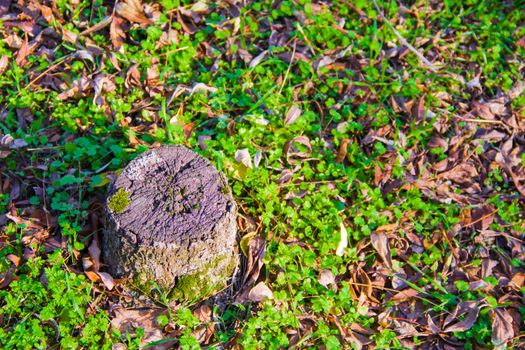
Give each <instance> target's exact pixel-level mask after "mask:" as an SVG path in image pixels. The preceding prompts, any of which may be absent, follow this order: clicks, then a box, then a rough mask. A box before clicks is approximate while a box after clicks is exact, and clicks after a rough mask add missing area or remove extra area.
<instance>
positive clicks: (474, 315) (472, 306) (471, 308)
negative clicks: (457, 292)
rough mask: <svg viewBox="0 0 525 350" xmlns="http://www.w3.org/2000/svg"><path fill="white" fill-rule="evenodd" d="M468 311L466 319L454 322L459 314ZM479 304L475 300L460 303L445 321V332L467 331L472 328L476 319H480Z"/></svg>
mask: <svg viewBox="0 0 525 350" xmlns="http://www.w3.org/2000/svg"><path fill="white" fill-rule="evenodd" d="M464 313H466V316H465V318H464V319H462V320H461V321H459V322H456V323H453V324H451V323H452V322H454V321H455V320H457V318H458V317H459V316H461V315H462V314H464ZM478 314H479V306H478V305H477V303H475V302H462V303H459V304H458V305H457V306H456V308H455V309H454V311H452V313H451V314H450V315H448V316H447V318H446V319H445V322H444V326H445V328H444V329H443V332H445V333H454V332H465V331H467V330H469V329H471V328H472V326H473V325H474V323H476V320H477V319H478Z"/></svg>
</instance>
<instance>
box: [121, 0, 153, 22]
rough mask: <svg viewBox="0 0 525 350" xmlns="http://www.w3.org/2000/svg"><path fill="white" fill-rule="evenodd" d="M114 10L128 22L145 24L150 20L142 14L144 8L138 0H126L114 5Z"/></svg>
mask: <svg viewBox="0 0 525 350" xmlns="http://www.w3.org/2000/svg"><path fill="white" fill-rule="evenodd" d="M115 12H116V13H117V14H119V15H120V16H122V17H124V18H125V19H127V20H128V21H130V22H133V23H139V24H142V25H147V24H150V23H151V20H150V19H149V18H148V17H146V15H145V14H144V8H143V7H142V4H141V3H140V1H138V0H126V1H125V2H119V3H117V5H116V6H115Z"/></svg>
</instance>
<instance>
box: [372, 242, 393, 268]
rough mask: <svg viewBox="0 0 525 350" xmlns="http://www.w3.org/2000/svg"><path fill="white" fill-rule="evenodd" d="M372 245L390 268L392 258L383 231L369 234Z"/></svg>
mask: <svg viewBox="0 0 525 350" xmlns="http://www.w3.org/2000/svg"><path fill="white" fill-rule="evenodd" d="M370 241H371V242H372V246H373V247H374V249H375V250H376V251H377V253H378V254H379V256H380V257H381V259H382V260H383V262H384V263H385V264H386V265H387V267H388V268H389V269H391V268H392V260H391V256H390V248H389V247H388V238H387V237H386V235H385V234H383V233H372V234H371V235H370Z"/></svg>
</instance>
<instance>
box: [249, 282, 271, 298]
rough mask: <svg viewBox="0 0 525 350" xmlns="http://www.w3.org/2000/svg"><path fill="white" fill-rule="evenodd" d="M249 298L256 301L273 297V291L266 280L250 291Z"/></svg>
mask: <svg viewBox="0 0 525 350" xmlns="http://www.w3.org/2000/svg"><path fill="white" fill-rule="evenodd" d="M248 299H250V300H251V301H254V302H259V301H263V300H265V299H273V292H272V291H271V290H270V288H268V286H266V284H265V283H264V282H259V283H257V285H256V286H255V287H253V288H252V289H251V290H250V293H248Z"/></svg>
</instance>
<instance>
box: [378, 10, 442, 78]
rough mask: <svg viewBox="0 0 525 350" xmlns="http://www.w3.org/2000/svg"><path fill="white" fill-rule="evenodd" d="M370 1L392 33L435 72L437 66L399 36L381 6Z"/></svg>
mask: <svg viewBox="0 0 525 350" xmlns="http://www.w3.org/2000/svg"><path fill="white" fill-rule="evenodd" d="M372 2H373V3H374V6H375V8H376V9H377V11H378V12H379V16H381V19H382V20H383V22H385V23H386V25H387V26H388V27H390V29H392V31H393V32H394V34H395V35H396V36H397V38H398V39H399V41H401V43H402V44H403V45H405V46H406V47H407V48H408V49H409V50H410V51H412V52H413V53H414V54H415V55H416V56H417V57H418V58H419V59H420V60H421V61H422V62H423V63H424V64H425V65H426V66H427V67H428V68H429V69H430V70H431V71H433V72H437V71H438V68H437V67H436V66H434V65H433V64H432V62H430V61H429V60H427V59H426V58H425V56H423V54H421V52H419V51H418V49H416V48H415V47H414V46H412V45H410V44H409V42H408V41H406V40H405V38H403V37H402V36H401V34H399V32H398V31H397V30H396V28H394V26H393V25H392V23H390V21H389V20H388V19H387V18H386V17H385V15H384V14H383V11H381V8H380V7H379V5H378V4H377V1H376V0H372Z"/></svg>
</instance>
